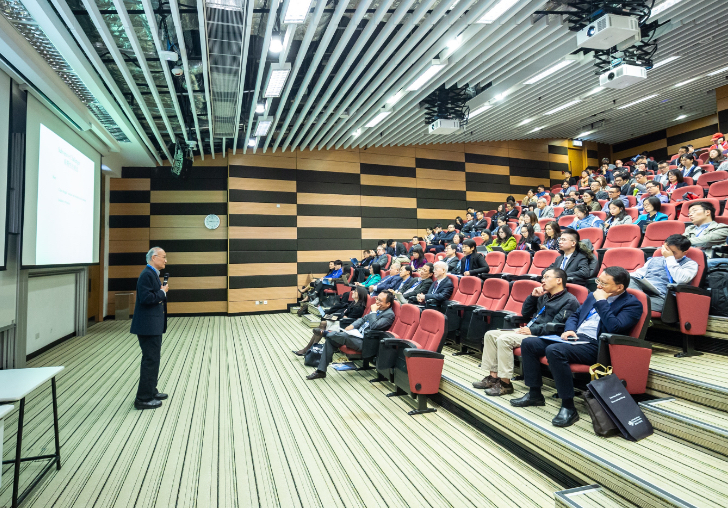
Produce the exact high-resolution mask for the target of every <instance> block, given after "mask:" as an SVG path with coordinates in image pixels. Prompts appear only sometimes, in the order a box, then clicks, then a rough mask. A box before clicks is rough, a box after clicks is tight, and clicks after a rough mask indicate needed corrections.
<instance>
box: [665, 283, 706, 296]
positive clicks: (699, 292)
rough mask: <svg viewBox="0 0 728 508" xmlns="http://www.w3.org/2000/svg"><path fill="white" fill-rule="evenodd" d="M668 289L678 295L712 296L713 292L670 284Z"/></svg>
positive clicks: (686, 285) (685, 285) (687, 285)
mask: <svg viewBox="0 0 728 508" xmlns="http://www.w3.org/2000/svg"><path fill="white" fill-rule="evenodd" d="M667 289H669V290H670V291H674V292H676V293H690V294H693V295H702V296H710V294H711V292H712V291H711V290H710V288H708V289H703V288H698V287H695V286H691V285H690V284H668V286H667Z"/></svg>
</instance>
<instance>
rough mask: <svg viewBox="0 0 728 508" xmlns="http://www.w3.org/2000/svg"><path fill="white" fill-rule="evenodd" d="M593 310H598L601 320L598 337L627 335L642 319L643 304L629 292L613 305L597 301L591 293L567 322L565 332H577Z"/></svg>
mask: <svg viewBox="0 0 728 508" xmlns="http://www.w3.org/2000/svg"><path fill="white" fill-rule="evenodd" d="M592 309H597V313H598V314H599V317H600V318H601V319H600V321H599V326H598V327H597V337H599V336H600V335H601V334H602V333H618V334H622V335H626V334H628V333H629V332H630V331H631V330H632V328H634V325H636V324H637V321H639V320H640V317H642V304H641V303H640V301H639V300H638V299H637V297H635V296H634V295H631V294H629V293H628V292H627V291H625V292H624V293H622V294H621V295H619V297H618V298H617V299H616V300H614V302H612V303H611V304H609V302H607V301H606V300H600V301H596V300H595V299H594V294H593V293H589V296H587V297H586V300H585V301H584V304H583V305H582V306H581V307H579V310H577V311H576V312H574V313H573V314H572V315H571V317H569V319H568V320H567V321H566V327H565V328H564V331H566V332H568V331H573V332H575V331H576V330H577V329H578V328H579V326H580V325H581V323H583V322H584V320H585V319H586V317H587V315H588V314H589V311H590V310H592Z"/></svg>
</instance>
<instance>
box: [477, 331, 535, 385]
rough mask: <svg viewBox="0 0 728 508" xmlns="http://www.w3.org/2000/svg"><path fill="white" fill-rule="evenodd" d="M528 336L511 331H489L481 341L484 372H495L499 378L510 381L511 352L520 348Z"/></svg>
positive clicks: (511, 375)
mask: <svg viewBox="0 0 728 508" xmlns="http://www.w3.org/2000/svg"><path fill="white" fill-rule="evenodd" d="M526 337H528V335H521V334H520V333H517V332H514V331H511V330H491V331H489V332H488V333H486V334H485V338H484V339H483V361H482V363H481V365H482V368H483V370H485V371H486V372H491V371H492V372H497V373H498V377H499V378H505V379H512V378H513V369H514V367H515V364H514V360H513V350H514V349H516V348H517V347H520V346H521V341H522V340H523V339H525V338H526Z"/></svg>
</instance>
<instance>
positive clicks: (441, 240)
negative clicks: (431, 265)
mask: <svg viewBox="0 0 728 508" xmlns="http://www.w3.org/2000/svg"><path fill="white" fill-rule="evenodd" d="M453 236H455V224H448V226H447V231H442V232H441V233H439V234H438V235H437V236H435V238H434V239H433V240H432V244H431V245H428V246H427V250H425V252H430V249H435V250H436V251H437V252H442V251H444V250H445V244H446V243H450V242H452V237H453Z"/></svg>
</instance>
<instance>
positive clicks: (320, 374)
mask: <svg viewBox="0 0 728 508" xmlns="http://www.w3.org/2000/svg"><path fill="white" fill-rule="evenodd" d="M325 377H326V373H325V372H321V371H320V370H314V371H313V373H311V374H309V375H308V376H306V379H308V380H309V381H311V380H312V379H323V378H325Z"/></svg>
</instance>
